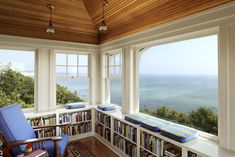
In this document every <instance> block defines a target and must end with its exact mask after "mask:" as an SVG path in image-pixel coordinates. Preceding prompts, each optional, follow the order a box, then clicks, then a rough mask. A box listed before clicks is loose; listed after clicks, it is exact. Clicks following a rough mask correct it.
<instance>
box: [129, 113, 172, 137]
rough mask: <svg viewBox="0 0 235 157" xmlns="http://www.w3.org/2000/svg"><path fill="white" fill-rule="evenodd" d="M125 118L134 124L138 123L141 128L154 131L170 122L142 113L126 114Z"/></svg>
mask: <svg viewBox="0 0 235 157" xmlns="http://www.w3.org/2000/svg"><path fill="white" fill-rule="evenodd" d="M125 120H127V121H129V122H131V123H134V124H140V125H141V126H142V127H143V128H145V129H148V130H151V131H154V132H158V131H160V129H161V128H162V127H165V126H166V125H169V124H171V123H170V122H168V121H165V120H162V119H158V118H156V117H153V116H149V115H146V114H143V113H134V114H130V115H126V116H125Z"/></svg>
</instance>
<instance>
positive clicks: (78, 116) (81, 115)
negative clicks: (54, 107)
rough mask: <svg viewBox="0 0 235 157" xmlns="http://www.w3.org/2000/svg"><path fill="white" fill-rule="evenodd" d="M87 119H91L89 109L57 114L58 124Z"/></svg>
mask: <svg viewBox="0 0 235 157" xmlns="http://www.w3.org/2000/svg"><path fill="white" fill-rule="evenodd" d="M88 120H91V111H90V110H89V111H82V112H76V113H64V114H60V116H59V122H60V124H63V123H76V122H82V121H88Z"/></svg>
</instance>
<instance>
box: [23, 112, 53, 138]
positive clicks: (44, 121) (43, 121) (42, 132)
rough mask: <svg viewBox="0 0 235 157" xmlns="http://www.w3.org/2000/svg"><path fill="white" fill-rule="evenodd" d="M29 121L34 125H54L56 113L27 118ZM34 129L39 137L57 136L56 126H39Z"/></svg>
mask: <svg viewBox="0 0 235 157" xmlns="http://www.w3.org/2000/svg"><path fill="white" fill-rule="evenodd" d="M27 121H28V122H29V124H30V125H31V126H32V127H37V126H44V125H53V124H56V114H49V115H44V116H36V117H32V118H27ZM34 131H35V134H36V136H37V137H38V138H43V137H52V136H56V128H54V127H47V128H39V129H35V130H34Z"/></svg>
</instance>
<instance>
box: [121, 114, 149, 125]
mask: <svg viewBox="0 0 235 157" xmlns="http://www.w3.org/2000/svg"><path fill="white" fill-rule="evenodd" d="M149 117H150V116H148V115H146V114H143V113H134V114H130V115H126V116H125V120H126V121H129V122H131V123H134V124H140V123H141V122H142V121H143V120H144V119H148V118H149Z"/></svg>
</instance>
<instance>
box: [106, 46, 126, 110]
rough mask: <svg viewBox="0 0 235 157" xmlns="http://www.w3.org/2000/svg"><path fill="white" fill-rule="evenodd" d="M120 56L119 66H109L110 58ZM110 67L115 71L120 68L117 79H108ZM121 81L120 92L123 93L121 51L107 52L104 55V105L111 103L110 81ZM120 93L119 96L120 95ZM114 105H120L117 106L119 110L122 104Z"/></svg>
mask: <svg viewBox="0 0 235 157" xmlns="http://www.w3.org/2000/svg"><path fill="white" fill-rule="evenodd" d="M117 54H120V63H119V64H114V65H110V60H111V59H110V58H111V56H112V55H117ZM110 67H113V68H114V69H115V67H120V75H119V76H118V77H116V76H115V77H110ZM119 79H120V80H121V84H122V90H121V92H122V93H123V50H122V49H115V50H112V51H109V52H107V53H106V54H105V86H106V92H105V93H106V95H105V97H106V99H105V100H106V101H107V102H106V103H111V90H110V81H111V80H119ZM122 93H121V95H122ZM122 102H123V98H122ZM116 105H120V106H117V107H118V108H121V106H122V104H116Z"/></svg>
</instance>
